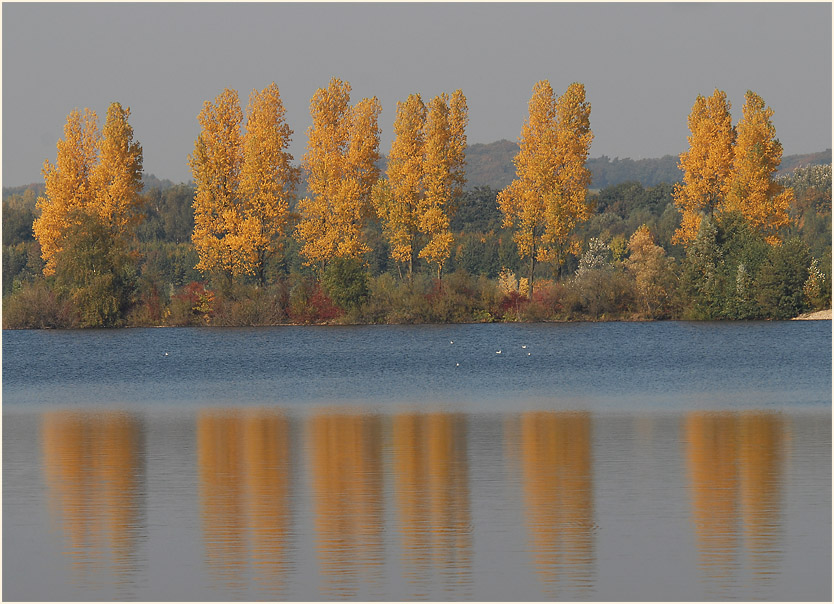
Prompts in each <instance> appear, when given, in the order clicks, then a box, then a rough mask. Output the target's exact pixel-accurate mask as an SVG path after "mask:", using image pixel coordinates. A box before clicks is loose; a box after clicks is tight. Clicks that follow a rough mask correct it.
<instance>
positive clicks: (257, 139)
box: [239, 82, 299, 285]
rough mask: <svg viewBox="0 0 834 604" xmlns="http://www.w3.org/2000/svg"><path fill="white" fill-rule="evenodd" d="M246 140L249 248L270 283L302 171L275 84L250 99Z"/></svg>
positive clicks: (243, 189)
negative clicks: (267, 270)
mask: <svg viewBox="0 0 834 604" xmlns="http://www.w3.org/2000/svg"><path fill="white" fill-rule="evenodd" d="M246 113H247V120H246V134H245V135H244V137H243V165H242V168H241V174H240V189H239V191H240V196H241V200H242V203H241V210H242V214H243V223H242V228H241V232H242V234H243V235H244V237H245V241H244V242H243V243H244V245H246V246H247V247H248V248H249V256H250V260H249V262H250V264H251V268H250V269H249V270H251V271H253V272H254V274H255V276H256V277H257V278H258V282H259V283H260V284H262V285H263V284H264V283H265V275H264V266H265V264H266V260H267V257H268V256H269V255H270V254H272V253H275V252H277V251H278V249H279V247H280V244H281V243H280V237H281V235H282V234H283V233H284V231H285V229H286V226H287V222H288V220H289V213H290V211H289V202H290V197H291V196H292V194H293V192H294V190H295V186H296V184H297V183H298V178H299V171H298V169H297V168H296V167H295V166H293V165H292V163H291V162H292V159H293V158H292V155H291V154H290V153H289V152H288V151H287V148H288V147H289V145H290V140H291V137H292V134H293V132H292V130H291V129H290V127H289V125H287V123H286V119H285V114H286V110H285V109H284V104H283V102H282V101H281V95H280V93H279V90H278V86H276V85H275V83H274V82H273V83H271V84H270V85H269V86H267V87H266V88H264V89H263V90H262V91H260V92H258V91H257V90H253V91H252V93H251V94H250V95H249V105H248V107H247V109H246Z"/></svg>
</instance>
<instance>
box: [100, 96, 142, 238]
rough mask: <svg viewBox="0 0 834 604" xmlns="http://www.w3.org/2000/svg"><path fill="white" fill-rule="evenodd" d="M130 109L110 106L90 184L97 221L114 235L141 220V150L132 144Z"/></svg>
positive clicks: (123, 232)
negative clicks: (107, 227) (108, 226)
mask: <svg viewBox="0 0 834 604" xmlns="http://www.w3.org/2000/svg"><path fill="white" fill-rule="evenodd" d="M129 117H130V109H129V108H128V109H123V108H122V106H121V104H119V103H112V104H111V105H110V107H109V108H108V109H107V118H106V120H105V122H104V128H103V129H102V136H101V138H100V139H99V141H98V148H99V162H98V164H97V165H96V166H95V167H94V168H93V172H92V174H91V176H90V184H91V186H92V189H93V191H94V205H95V207H96V212H97V213H98V215H99V217H100V218H101V219H102V220H103V221H104V223H105V224H107V225H110V228H111V229H112V230H114V231H115V232H116V233H117V234H119V235H121V236H123V235H125V234H126V233H127V231H128V228H129V227H131V226H134V225H136V224H137V223H139V221H141V220H142V218H143V216H142V211H141V210H142V198H141V197H140V196H139V193H140V192H141V191H142V146H141V145H140V144H139V143H138V142H136V141H134V140H133V128H132V127H131V126H130V124H129V123H128V121H127V119H128V118H129Z"/></svg>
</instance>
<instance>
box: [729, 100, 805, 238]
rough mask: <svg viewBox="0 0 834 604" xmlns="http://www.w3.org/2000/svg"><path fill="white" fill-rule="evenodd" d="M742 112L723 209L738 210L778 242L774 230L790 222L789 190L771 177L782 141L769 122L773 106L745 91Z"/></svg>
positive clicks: (792, 197) (779, 161)
mask: <svg viewBox="0 0 834 604" xmlns="http://www.w3.org/2000/svg"><path fill="white" fill-rule="evenodd" d="M742 112H743V117H742V119H741V120H740V121H739V123H738V126H737V127H736V131H737V139H736V145H735V154H734V158H733V166H732V172H731V173H730V175H729V178H728V186H727V195H726V207H725V209H726V210H727V211H737V212H740V213H741V214H742V215H743V216H744V218H745V219H747V221H748V222H749V223H750V224H751V225H752V226H753V227H754V228H756V229H757V230H759V231H760V232H761V233H763V234H764V235H765V237H766V238H767V240H768V242H769V243H770V244H771V245H773V244H776V243H778V242H779V241H780V239H779V237H778V230H779V229H780V228H781V227H783V226H786V225H787V224H789V222H790V219H789V218H788V208H789V207H790V205H791V204H792V203H793V201H794V194H793V189H785V188H784V187H782V186H781V185H780V184H778V183H777V182H776V181H775V180H774V179H773V176H774V174H775V173H776V170H777V169H778V167H779V164H780V163H781V161H782V144H781V143H780V142H779V141H778V140H777V139H776V128H775V127H774V126H773V123H772V122H771V121H770V118H771V117H772V116H773V109H771V108H770V107H765V104H764V101H763V100H762V98H761V97H760V96H759V95H757V94H756V93H754V92H751V91H749V90H748V91H747V94H746V95H745V103H744V108H743V109H742Z"/></svg>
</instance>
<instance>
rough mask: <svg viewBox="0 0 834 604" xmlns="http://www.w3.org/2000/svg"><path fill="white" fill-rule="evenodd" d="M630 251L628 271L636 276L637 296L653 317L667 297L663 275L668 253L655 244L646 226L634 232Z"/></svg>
mask: <svg viewBox="0 0 834 604" xmlns="http://www.w3.org/2000/svg"><path fill="white" fill-rule="evenodd" d="M628 250H629V257H628V259H627V260H626V262H625V265H626V269H627V270H628V271H629V272H630V273H631V274H632V275H633V276H634V280H635V284H636V288H637V296H638V298H639V301H640V303H641V305H642V306H643V310H644V312H645V313H646V314H647V316H649V317H653V316H654V315H655V313H656V312H657V311H658V310H659V307H660V306H661V305H662V303H663V301H664V300H665V299H666V297H667V291H666V288H665V287H664V284H663V273H664V271H665V269H666V265H667V262H668V260H667V258H666V252H665V251H664V250H663V248H662V247H660V246H659V245H656V244H655V242H654V238H653V237H652V234H651V231H649V227H647V226H646V225H645V224H644V225H643V226H641V227H640V228H639V229H637V230H636V231H634V234H633V235H632V236H631V238H630V239H629V240H628Z"/></svg>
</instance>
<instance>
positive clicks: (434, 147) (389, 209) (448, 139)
mask: <svg viewBox="0 0 834 604" xmlns="http://www.w3.org/2000/svg"><path fill="white" fill-rule="evenodd" d="M468 120H469V112H468V108H467V105H466V97H465V96H464V95H463V93H462V92H461V91H460V90H456V91H455V92H454V93H453V94H452V96H451V97H449V95H448V94H446V93H443V94H441V95H438V96H436V97H434V98H433V99H432V100H431V101H429V103H428V106H426V104H425V103H423V100H422V98H421V96H420V95H419V94H412V95H410V96H409V97H408V99H407V100H406V101H404V102H400V103H397V116H396V119H395V121H394V134H395V138H394V141H393V143H392V145H391V153H390V154H389V155H388V170H387V178H386V179H385V180H380V181H379V182H377V183H376V186H375V189H374V207H375V209H376V211H377V214H378V215H379V217H380V218H381V220H382V225H383V233H384V234H385V236H386V238H387V240H388V242H389V244H390V248H391V257H392V258H393V259H394V260H395V261H396V262H398V263H402V264H406V265H407V267H408V275H409V278H411V277H412V275H413V272H414V263H415V255H416V256H417V257H419V258H424V259H425V260H426V261H427V262H428V263H429V264H432V265H434V266H436V267H437V276H438V278H439V277H440V274H441V271H442V270H443V265H444V264H445V262H446V260H447V259H448V258H449V254H450V252H451V248H452V233H451V231H450V228H449V224H450V219H451V217H452V216H453V214H454V212H455V211H456V209H457V203H458V201H459V199H460V196H461V194H462V192H463V186H464V184H465V183H466V173H465V166H466V156H465V152H466V125H467V122H468ZM398 266H399V265H398Z"/></svg>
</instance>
